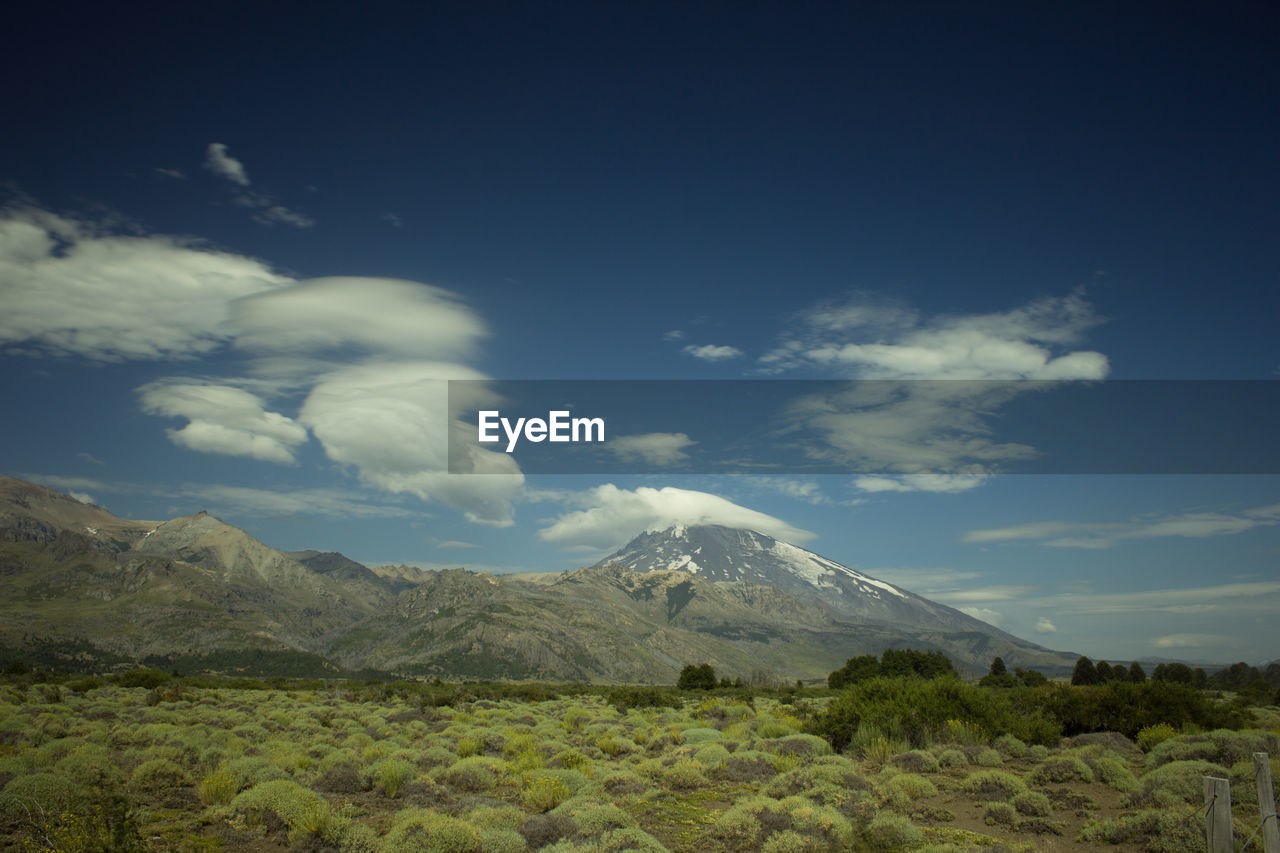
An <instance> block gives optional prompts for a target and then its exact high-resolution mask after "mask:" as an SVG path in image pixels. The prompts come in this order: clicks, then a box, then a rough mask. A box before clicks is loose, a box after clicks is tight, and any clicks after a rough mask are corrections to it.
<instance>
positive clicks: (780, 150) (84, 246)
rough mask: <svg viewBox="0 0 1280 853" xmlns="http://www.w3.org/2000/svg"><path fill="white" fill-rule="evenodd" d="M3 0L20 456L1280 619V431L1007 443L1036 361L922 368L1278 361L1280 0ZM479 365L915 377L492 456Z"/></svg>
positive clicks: (1084, 614)
mask: <svg viewBox="0 0 1280 853" xmlns="http://www.w3.org/2000/svg"><path fill="white" fill-rule="evenodd" d="M0 26H2V27H3V29H4V30H5V31H6V32H9V33H11V34H18V35H19V36H20V37H18V38H16V39H13V40H12V41H13V44H11V45H10V47H9V48H8V49H6V51H5V52H4V53H3V55H0V64H3V68H4V74H5V79H8V80H10V81H14V85H12V86H11V87H9V89H8V91H7V93H6V98H5V101H4V107H3V109H4V111H5V122H4V124H5V127H6V131H5V132H4V133H0V399H3V400H4V405H3V409H2V410H0V411H2V413H3V414H2V415H0V474H7V475H11V476H18V477H23V478H26V479H31V480H36V481H39V482H42V483H45V484H48V485H51V486H53V487H55V488H58V489H62V490H64V491H67V492H69V493H71V494H73V495H74V496H76V497H77V498H79V499H82V500H86V501H92V502H95V503H98V504H100V505H102V506H104V507H106V508H107V509H109V510H111V511H112V512H114V513H116V514H117V515H121V516H124V517H128V518H142V519H156V520H161V519H166V518H170V517H174V516H178V515H185V514H191V513H195V512H198V511H200V510H208V511H209V512H211V513H213V514H215V515H217V516H218V517H220V518H222V519H223V520H225V521H227V522H228V523H232V524H235V525H237V526H240V527H243V528H244V529H245V530H247V531H249V532H250V533H251V534H253V535H254V536H256V537H258V538H259V539H261V540H263V541H264V542H266V543H267V544H269V545H272V546H274V547H278V548H282V549H286V550H290V549H303V548H316V549H320V550H336V551H341V552H343V553H345V554H347V555H348V556H350V557H352V558H354V559H357V560H360V561H362V562H365V563H366V564H370V565H376V564H388V563H396V564H399V563H409V564H414V565H419V566H422V567H424V568H433V567H435V568H439V567H455V566H463V567H468V568H472V569H476V570H487V571H497V572H513V571H559V570H563V569H566V568H573V567H576V566H580V565H589V564H591V563H594V562H595V561H596V560H598V559H600V558H601V557H603V556H604V555H607V554H608V553H610V552H612V551H613V550H615V549H617V548H619V547H620V546H622V545H623V544H624V543H625V542H626V541H628V540H629V539H630V538H632V537H633V536H635V535H637V534H638V533H640V532H641V531H643V530H645V529H652V528H657V527H661V526H665V525H668V524H674V523H676V522H685V523H696V522H708V523H722V524H730V525H735V526H744V527H751V528H754V529H757V530H760V531H762V532H765V533H768V534H770V535H775V536H778V537H780V538H784V539H788V540H790V541H793V542H796V543H797V544H802V545H805V546H806V547H809V548H810V549H812V550H814V551H816V552H818V553H820V554H822V555H824V556H826V557H829V558H831V559H834V560H837V561H839V562H842V563H844V564H846V565H849V566H851V567H854V568H857V569H858V570H860V571H863V572H865V573H867V574H871V575H873V576H876V577H880V578H883V579H885V580H889V581H892V582H895V583H898V584H899V585H902V586H904V587H906V588H908V589H911V590H913V591H915V592H918V593H920V594H923V595H925V596H927V597H930V598H933V599H935V600H937V601H941V602H943V603H946V604H949V605H952V606H954V607H959V608H961V609H964V610H965V611H966V612H968V613H970V614H972V615H975V616H978V617H979V618H982V619H985V620H987V621H989V622H991V623H992V624H995V625H998V626H999V627H1001V628H1003V629H1005V630H1007V631H1010V632H1011V633H1014V634H1016V635H1019V636H1022V637H1025V638H1028V639H1031V640H1034V641H1036V642H1039V643H1041V644H1043V645H1046V646H1049V647H1051V648H1055V649H1062V650H1068V651H1074V652H1079V653H1083V654H1088V655H1090V656H1091V657H1093V658H1094V659H1095V660H1096V659H1108V660H1113V661H1115V660H1123V661H1128V660H1132V659H1135V658H1143V659H1154V658H1166V659H1184V660H1191V661H1198V662H1200V661H1202V662H1222V663H1226V662H1232V661H1236V660H1246V661H1249V662H1252V663H1259V662H1263V661H1267V660H1271V659H1276V658H1280V650H1278V649H1280V628H1277V623H1276V621H1275V618H1274V614H1275V613H1276V612H1280V571H1277V569H1278V567H1280V535H1278V533H1280V478H1278V477H1277V476H1276V474H1275V473H1274V472H1275V470H1276V469H1275V468H1274V467H1270V468H1268V466H1262V468H1265V469H1267V470H1268V471H1270V473H1267V472H1266V471H1260V472H1258V473H1248V472H1246V473H1240V472H1239V471H1236V472H1234V473H1231V474H1204V473H1200V474H1186V473H1163V474H1158V475H1157V474H1106V475H1099V474H1095V473H1092V472H1091V471H1090V470H1088V466H1087V465H1086V466H1083V467H1081V466H1076V467H1075V468H1072V467H1070V466H1067V467H1060V468H1054V467H1053V466H1051V465H1050V466H1047V468H1045V469H1043V470H1038V471H1036V472H1035V473H1026V474H1001V473H999V472H1000V464H999V463H1000V462H1001V461H1002V459H1004V458H1005V457H1007V456H1008V454H1009V452H1010V450H1009V446H1008V445H1002V444H1001V443H1000V441H999V440H997V439H996V438H995V437H994V436H995V434H994V433H993V432H992V429H993V428H994V426H995V425H996V424H998V423H1000V420H1001V413H1002V412H1005V411H1007V410H1009V408H1010V407H1016V406H1017V405H1019V404H1020V403H1021V404H1022V405H1024V406H1027V405H1030V406H1033V407H1034V398H1031V397H1028V394H1029V393H1030V392H1025V391H1023V390H1021V388H1020V387H1017V388H1015V389H1014V390H1012V391H1009V392H1008V393H1007V394H997V395H991V394H986V393H979V392H957V393H952V394H949V395H943V396H942V397H939V396H938V395H937V394H933V393H930V392H927V391H925V390H922V389H926V388H928V387H931V386H929V385H928V383H919V382H915V381H916V380H935V379H948V380H952V379H964V380H1004V381H1007V382H1025V381H1027V380H1042V381H1044V382H1053V383H1060V382H1065V381H1089V382H1096V381H1098V380H1163V381H1169V380H1215V381H1217V380H1252V381H1255V382H1274V381H1276V380H1277V379H1278V378H1280V346H1278V342H1280V334H1277V332H1278V331H1280V329H1278V326H1280V288H1278V287H1277V286H1276V285H1277V273H1278V272H1280V239H1278V238H1280V212H1278V207H1277V204H1276V199H1277V197H1278V191H1280V158H1278V157H1277V156H1276V151H1277V150H1280V146H1278V145H1277V143H1280V112H1278V110H1280V108H1278V107H1277V105H1278V104H1280V62H1277V59H1280V57H1278V56H1277V53H1278V52H1280V51H1278V49H1277V47H1276V45H1278V44H1280V11H1278V10H1277V9H1276V7H1275V6H1274V4H1269V3H1264V2H1232V3H1224V4H1214V5H1213V6H1212V7H1210V6H1206V5H1204V4H1182V3H1173V4H1161V5H1160V6H1159V7H1158V8H1157V7H1155V6H1153V5H1152V4H1142V3H1087V2H1086V3H1073V4H1054V5H1046V4H1025V3H997V2H993V3H982V4H969V3H964V4H960V3H956V4H949V3H937V2H910V1H909V2H894V3H845V4H825V3H815V4H799V5H797V4H782V3H778V4H774V3H757V4H724V3H696V4H687V3H680V4H677V3H638V4H626V5H625V6H623V5H620V4H578V3H557V4H514V3H485V2H478V3H466V4H462V3H458V4H446V3H440V4H434V3H433V4H371V5H367V6H365V7H362V8H360V9H356V8H355V7H349V8H339V7H338V6H337V4H316V3H307V4H301V3H273V4H268V5H266V6H262V5H261V4H258V5H254V6H249V5H247V4H238V3H230V4H218V5H216V6H208V5H191V4H187V5H186V6H183V7H182V8H180V9H175V8H173V7H166V8H165V10H164V12H163V14H158V13H157V12H156V11H155V10H154V9H151V8H148V7H144V6H142V5H140V4H139V5H137V6H130V7H128V8H121V7H106V6H102V5H101V4H94V5H90V4H72V5H71V6H70V7H58V8H57V9H56V10H55V9H53V8H52V7H49V6H47V4H35V3H31V2H17V3H13V4H7V5H6V7H5V9H4V11H2V12H0ZM461 379H466V380H472V382H471V383H468V384H467V386H466V387H469V388H473V389H480V390H478V391H476V393H477V395H478V396H477V397H476V398H475V399H474V400H472V401H471V402H477V401H479V402H483V401H484V400H486V399H489V398H488V397H485V396H484V393H485V392H484V389H486V388H487V387H489V386H488V385H487V383H490V382H499V381H503V382H506V381H512V380H550V379H554V380H597V381H599V382H601V383H602V384H603V386H605V387H608V386H609V385H610V383H620V382H621V381H623V380H706V381H708V382H713V381H714V382H727V381H729V380H752V381H760V380H769V381H774V382H787V381H796V380H853V379H859V380H866V379H875V380H885V381H889V382H895V383H896V382H899V381H903V382H905V384H903V385H902V386H901V388H902V390H901V392H900V395H899V396H898V397H896V398H895V399H894V400H892V401H885V400H880V401H877V402H874V403H873V404H868V403H867V401H865V400H863V401H861V402H851V401H850V400H849V399H847V398H846V399H822V400H820V401H818V403H817V404H815V405H814V406H811V407H810V408H807V409H804V410H802V411H800V413H799V414H796V415H795V417H797V418H799V419H802V420H804V423H805V426H806V427H809V428H811V429H812V430H813V433H812V434H811V435H809V437H807V438H805V439H804V441H806V442H812V444H802V446H801V449H802V450H803V451H805V452H809V451H814V452H816V450H817V449H818V448H819V447H820V448H821V449H822V450H824V451H830V452H832V453H837V452H838V453H843V454H846V457H842V458H847V455H850V454H851V455H852V456H853V457H856V458H857V459H858V460H860V461H861V462H862V463H866V464H864V467H862V468H859V469H858V470H856V471H853V470H850V471H846V472H843V473H821V474H814V473H810V472H797V471H785V470H784V471H778V470H777V469H776V468H775V469H767V468H766V469H761V473H758V474H755V473H748V472H743V471H739V472H737V473H734V474H724V473H715V472H713V471H708V470H706V469H697V468H696V466H694V467H693V468H690V467H689V466H687V465H686V466H685V467H686V468H688V469H689V470H687V471H686V470H683V469H682V467H681V466H682V463H683V462H687V461H688V460H689V459H691V458H693V454H694V453H695V452H697V451H699V450H705V449H707V448H708V447H710V446H711V445H712V444H714V442H716V441H717V440H719V439H718V437H717V436H713V435H708V434H705V433H700V432H699V429H700V427H703V426H705V422H706V419H707V418H708V417H710V414H711V412H712V409H713V408H714V407H715V403H714V401H713V400H712V399H711V398H710V397H709V398H708V399H706V400H699V399H697V398H696V396H695V397H693V398H691V399H689V400H687V402H686V403H685V404H684V405H682V406H677V407H671V408H668V409H666V410H664V421H663V425H662V426H661V427H660V428H655V429H653V430H652V431H650V432H644V433H637V434H630V435H627V434H618V435H611V436H610V437H609V438H608V439H607V440H606V442H605V444H604V450H603V451H602V452H604V453H606V454H612V456H608V457H607V458H609V459H613V458H615V457H616V462H617V464H616V466H615V468H614V469H612V470H607V471H604V472H597V473H588V474H542V473H529V472H526V471H524V470H523V469H522V468H521V465H520V462H519V460H518V456H517V455H514V454H513V455H508V454H506V453H504V452H503V451H502V450H501V449H500V448H490V449H485V448H475V447H473V448H471V449H470V450H469V451H468V454H469V455H468V456H467V457H466V464H467V465H468V466H470V467H468V468H467V469H466V470H473V471H475V472H477V473H472V474H459V473H450V471H449V467H450V465H449V463H450V455H449V454H450V448H449V444H448V433H449V430H450V427H448V426H447V424H448V423H449V421H448V418H449V409H448V393H447V388H448V385H447V382H446V380H461ZM913 383H914V384H913ZM963 384H964V383H961V385H963ZM1029 385H1030V383H1028V387H1029ZM455 387H462V386H455ZM495 387H496V386H495ZM631 387H632V386H629V385H628V386H622V385H618V386H617V388H622V389H624V390H626V391H627V392H628V393H629V389H630V388H631ZM726 387H728V386H726ZM949 387H950V386H949ZM957 387H958V386H957ZM1167 387H1171V388H1174V389H1180V388H1181V387H1182V386H1177V385H1170V386H1167ZM1029 400H1030V401H1032V402H1030V403H1028V401H1029ZM810 402H812V401H810ZM1175 404H1176V400H1175V401H1173V402H1171V406H1170V408H1171V409H1173V410H1175V411H1172V412H1171V414H1170V415H1169V417H1170V419H1171V420H1176V419H1178V418H1180V417H1182V416H1183V415H1184V414H1185V413H1183V412H1181V411H1176V410H1177V409H1178V407H1177V405H1175ZM495 405H497V403H495ZM582 405H584V407H585V405H586V404H582ZM1189 408H1191V409H1194V408H1195V407H1194V406H1191V405H1189ZM584 411H585V408H584ZM726 411H728V412H733V411H734V409H733V408H732V407H729V408H727V409H724V408H722V409H721V410H720V411H719V412H718V414H719V415H721V416H723V415H724V414H725V412H726ZM1273 411H1274V410H1268V412H1267V414H1270V413H1272V412H1273ZM521 414H531V413H527V412H522V413H521ZM588 414H589V413H588ZM793 414H794V413H793ZM743 417H744V418H745V417H746V415H744V416H743ZM1046 417H1047V416H1046ZM1052 417H1053V420H1054V422H1055V424H1056V425H1057V427H1059V428H1060V429H1061V430H1062V431H1063V432H1065V433H1066V434H1068V435H1070V434H1071V433H1072V432H1078V433H1079V434H1080V435H1081V436H1084V435H1086V434H1088V433H1089V431H1090V429H1092V427H1091V426H1090V424H1091V421H1089V420H1088V419H1086V418H1083V417H1081V418H1080V419H1079V420H1078V421H1077V420H1076V419H1075V418H1074V417H1073V414H1072V412H1071V411H1069V410H1068V411H1066V412H1065V413H1064V412H1062V411H1061V410H1059V411H1057V412H1056V413H1055V414H1054V415H1053V416H1052ZM1262 417H1264V416H1263V415H1262V414H1260V415H1259V418H1262ZM730 420H732V418H730ZM1244 420H1249V419H1248V418H1244ZM454 428H455V429H464V428H470V427H469V426H468V425H467V424H465V423H463V424H461V425H455V427H454ZM1146 428H1147V427H1146V426H1143V427H1142V428H1141V429H1146ZM1133 432H1134V433H1135V435H1130V436H1128V440H1129V441H1131V442H1132V441H1135V439H1136V440H1137V441H1138V442H1139V443H1141V440H1142V438H1143V436H1142V434H1141V430H1140V429H1139V428H1138V427H1136V426H1135V428H1134V430H1133ZM1264 432H1265V430H1264ZM814 436H817V437H814ZM1096 438H1097V436H1094V439H1095V440H1096ZM1103 438H1104V442H1103V443H1106V442H1105V439H1107V438H1108V437H1107V436H1106V435H1104V436H1103ZM1198 440H1200V441H1202V442H1203V443H1205V444H1206V445H1210V446H1211V445H1215V444H1217V443H1218V442H1221V443H1222V445H1223V447H1228V446H1230V445H1231V444H1232V442H1233V438H1232V435H1231V434H1222V435H1219V434H1217V433H1216V432H1212V431H1210V432H1208V433H1204V434H1203V435H1202V436H1201V438H1200V439H1198ZM547 447H550V445H547ZM1212 449H1213V448H1212V447H1211V450H1212ZM925 451H927V452H925ZM1002 454H1004V455H1003V456H1002ZM1272 458H1274V456H1273V457H1272ZM649 463H653V464H657V465H659V467H660V468H661V469H662V470H661V472H660V473H652V471H651V469H650V468H645V467H644V465H645V464H649ZM1170 469H1171V470H1175V471H1176V470H1177V469H1178V465H1177V460H1176V459H1174V460H1173V461H1172V462H1171V464H1170ZM841 470H842V471H843V469H841ZM643 471H650V472H649V473H640V472H643ZM766 471H767V472H768V473H766Z"/></svg>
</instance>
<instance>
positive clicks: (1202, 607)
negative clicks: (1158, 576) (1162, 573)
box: [1026, 581, 1280, 615]
mask: <svg viewBox="0 0 1280 853" xmlns="http://www.w3.org/2000/svg"><path fill="white" fill-rule="evenodd" d="M1026 603H1028V604H1032V605H1039V606H1044V607H1048V608H1052V609H1053V610H1054V611H1055V612H1058V613H1075V614H1091V615H1131V614H1136V613H1176V614H1184V615H1185V614H1190V613H1207V612H1211V611H1215V610H1226V609H1230V610H1232V611H1242V610H1258V611H1262V612H1275V611H1276V609H1277V607H1280V582H1271V581H1259V582H1255V583H1230V584H1217V585H1214V586H1198V587H1185V588H1180V589H1149V590H1140V591H1136V592H1113V593H1092V594H1077V593H1062V594H1058V595H1050V596H1045V597H1041V598H1035V599H1028V600H1027V602H1026Z"/></svg>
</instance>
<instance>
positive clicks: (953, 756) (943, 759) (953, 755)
mask: <svg viewBox="0 0 1280 853" xmlns="http://www.w3.org/2000/svg"><path fill="white" fill-rule="evenodd" d="M968 763H969V758H968V756H966V755H965V754H964V753H963V752H961V751H960V750H958V749H944V750H943V751H942V752H941V753H939V754H938V764H939V765H940V766H942V767H963V766H964V765H966V764H968Z"/></svg>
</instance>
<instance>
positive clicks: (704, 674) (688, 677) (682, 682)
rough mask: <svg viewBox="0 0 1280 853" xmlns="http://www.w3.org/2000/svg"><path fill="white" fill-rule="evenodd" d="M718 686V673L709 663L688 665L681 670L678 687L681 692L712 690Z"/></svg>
mask: <svg viewBox="0 0 1280 853" xmlns="http://www.w3.org/2000/svg"><path fill="white" fill-rule="evenodd" d="M715 686H716V671H715V668H714V667H712V666H711V664H709V663H704V664H702V665H696V664H692V663H691V664H688V665H687V666H685V668H684V669H682V670H680V678H679V679H678V680H677V681H676V687H677V688H678V689H680V690H712V689H714V688H715Z"/></svg>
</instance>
